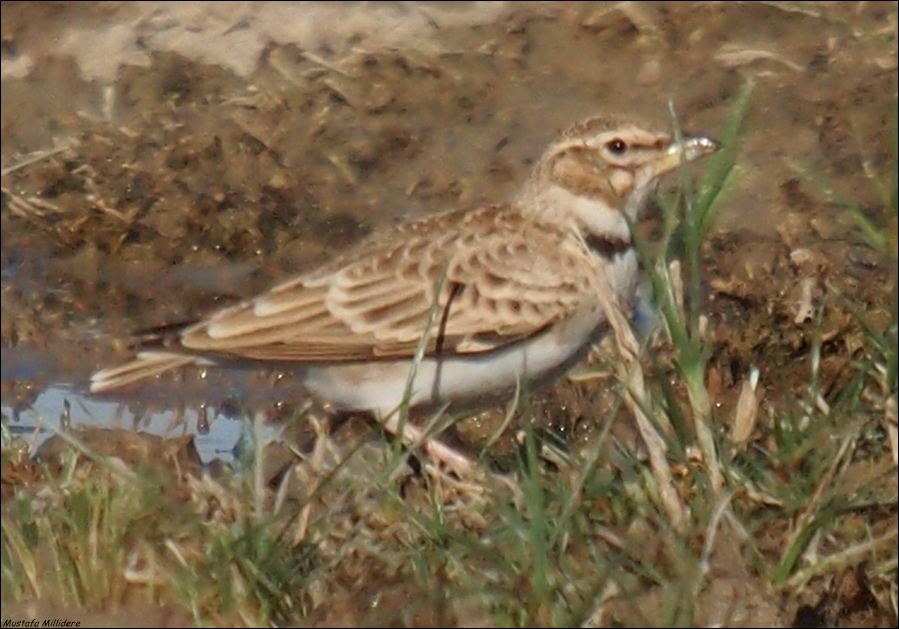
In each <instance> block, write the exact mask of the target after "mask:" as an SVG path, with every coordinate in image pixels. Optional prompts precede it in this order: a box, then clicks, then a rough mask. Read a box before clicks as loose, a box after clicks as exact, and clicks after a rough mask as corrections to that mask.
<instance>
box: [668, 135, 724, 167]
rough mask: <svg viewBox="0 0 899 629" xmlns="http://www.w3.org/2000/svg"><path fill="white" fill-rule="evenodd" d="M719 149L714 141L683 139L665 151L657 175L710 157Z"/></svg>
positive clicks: (708, 139)
mask: <svg viewBox="0 0 899 629" xmlns="http://www.w3.org/2000/svg"><path fill="white" fill-rule="evenodd" d="M720 148H721V145H720V144H718V143H717V142H716V141H715V140H712V139H711V138H702V137H699V138H684V140H683V142H681V143H680V144H676V143H675V144H672V145H671V147H670V148H669V149H668V150H667V151H665V153H664V155H662V157H661V159H660V160H659V164H658V172H657V176H658V175H664V174H665V173H670V172H671V171H672V170H675V169H677V168H679V167H680V165H681V164H682V163H683V164H686V163H689V162H694V161H696V160H697V159H699V158H701V157H705V156H706V155H711V154H712V153H714V152H715V151H717V150H718V149H720Z"/></svg>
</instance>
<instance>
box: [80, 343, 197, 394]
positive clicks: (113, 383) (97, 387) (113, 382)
mask: <svg viewBox="0 0 899 629" xmlns="http://www.w3.org/2000/svg"><path fill="white" fill-rule="evenodd" d="M204 362H206V361H204V360H203V359H202V358H200V357H199V356H191V355H189V354H176V353H173V352H162V351H145V352H140V353H139V354H138V355H137V356H136V357H135V358H134V360H132V361H130V362H127V363H125V364H124V365H119V366H117V367H108V368H106V369H101V370H100V371H98V372H96V373H95V374H94V375H92V376H91V393H102V392H104V391H112V390H114V389H119V388H122V387H124V386H127V385H129V384H133V383H135V382H137V381H138V380H143V379H144V378H150V377H152V376H158V375H159V374H162V373H165V372H167V371H171V370H173V369H178V368H179V367H184V366H186V365H191V364H203V363H204Z"/></svg>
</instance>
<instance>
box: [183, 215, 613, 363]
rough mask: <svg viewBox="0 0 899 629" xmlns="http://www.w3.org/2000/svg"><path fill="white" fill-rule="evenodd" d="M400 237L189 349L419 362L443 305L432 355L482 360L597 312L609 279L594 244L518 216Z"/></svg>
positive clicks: (207, 333) (413, 229)
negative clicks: (601, 282) (601, 277)
mask: <svg viewBox="0 0 899 629" xmlns="http://www.w3.org/2000/svg"><path fill="white" fill-rule="evenodd" d="M398 229H399V231H400V232H401V236H402V237H400V238H397V234H394V237H393V238H390V239H381V240H372V241H366V242H364V243H362V244H361V245H360V247H359V248H358V249H357V250H356V251H354V252H351V253H348V254H346V255H345V256H344V257H343V258H342V259H339V260H337V261H335V262H334V263H332V264H330V265H328V267H326V268H324V269H319V270H318V271H315V272H313V273H311V274H308V275H305V276H301V277H299V278H296V279H294V280H291V281H289V282H285V283H284V284H281V285H279V286H276V287H275V288H273V289H272V290H270V291H269V292H267V293H264V294H263V295H260V296H259V297H257V298H256V299H253V300H250V301H247V302H244V303H242V304H239V305H237V306H234V307H233V308H229V309H226V310H223V311H221V312H219V313H217V314H215V315H213V316H212V317H210V318H209V319H207V320H205V321H203V322H200V323H199V324H196V325H194V326H192V327H190V328H188V329H186V330H185V331H184V332H183V333H182V336H181V342H182V345H183V346H184V347H185V348H187V349H190V350H192V351H195V352H203V353H209V352H212V353H216V352H219V353H222V354H226V355H229V356H232V357H241V358H249V359H253V360H260V361H301V362H337V361H353V360H365V359H372V358H392V359H399V358H410V357H411V356H412V355H413V353H414V351H415V349H416V347H417V345H418V343H419V340H420V339H421V337H422V335H423V334H424V333H425V328H426V327H427V322H428V320H429V317H430V313H431V310H432V308H433V306H434V303H435V300H436V303H437V308H438V310H437V313H436V314H437V316H436V317H435V323H434V327H435V329H432V330H431V331H430V334H431V339H430V344H429V346H428V348H426V349H427V352H428V353H434V352H436V351H438V349H439V351H441V352H443V353H457V354H474V353H479V352H485V351H490V350H492V349H496V348H498V347H501V346H503V345H507V344H511V343H515V342H518V341H520V340H522V339H525V338H527V337H529V336H531V335H533V334H536V333H538V332H540V331H542V330H544V329H546V327H547V326H550V325H552V324H553V323H555V322H557V321H560V320H563V319H565V318H567V317H569V316H571V315H572V314H574V313H576V312H578V311H579V310H580V309H582V308H584V307H589V304H588V303H587V302H591V289H592V287H593V283H594V278H595V274H596V273H597V272H598V271H597V269H596V262H595V261H594V259H593V258H592V257H591V255H590V254H589V252H588V250H587V249H586V246H585V245H584V243H583V241H582V240H581V239H580V238H579V237H578V236H577V234H576V233H574V232H573V231H566V230H562V229H559V230H554V229H552V228H547V227H546V226H545V225H542V226H538V225H536V224H535V223H533V221H531V220H529V219H527V218H524V217H522V216H521V215H520V214H518V212H516V211H515V209H514V208H513V207H511V206H508V205H505V206H491V207H489V208H483V209H482V210H479V211H477V212H474V213H461V212H455V213H449V214H443V215H438V216H436V217H433V218H432V219H430V220H426V221H424V222H421V221H419V222H416V223H411V224H409V227H408V228H404V227H400V228H398ZM438 287H440V292H439V295H438V294H437V289H438ZM591 303H592V302H591ZM441 324H442V327H441V328H440V329H439V330H438V329H436V328H437V327H438V325H441ZM438 337H439V343H438ZM438 345H439V348H438Z"/></svg>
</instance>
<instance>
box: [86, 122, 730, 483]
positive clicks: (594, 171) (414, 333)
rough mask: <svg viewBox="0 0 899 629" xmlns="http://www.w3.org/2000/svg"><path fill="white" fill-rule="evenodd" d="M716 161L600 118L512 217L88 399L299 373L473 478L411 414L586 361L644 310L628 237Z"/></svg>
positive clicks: (474, 226)
mask: <svg viewBox="0 0 899 629" xmlns="http://www.w3.org/2000/svg"><path fill="white" fill-rule="evenodd" d="M717 148H718V145H717V143H716V142H714V141H713V140H711V139H709V138H705V137H685V138H683V139H681V141H680V142H677V141H676V140H675V139H674V137H673V136H672V135H671V134H669V133H667V132H664V131H656V130H651V129H647V128H644V127H643V126H641V125H639V124H637V123H635V122H632V121H629V120H626V119H622V118H617V117H605V116H604V117H596V118H592V119H589V120H587V121H585V122H583V123H581V124H577V125H575V126H573V127H572V128H571V129H569V130H568V131H566V132H565V133H563V134H562V135H561V136H560V137H559V138H558V139H557V140H556V141H555V142H553V143H552V144H551V145H550V146H549V148H548V149H547V150H546V151H545V152H544V154H543V156H542V158H541V159H540V160H539V162H538V163H537V165H536V166H535V167H534V169H533V171H532V172H531V174H530V177H529V178H528V179H527V181H526V182H525V183H524V185H523V186H522V187H521V189H520V190H519V192H518V193H517V194H516V195H515V196H514V197H513V198H512V199H511V200H509V201H508V202H505V203H498V204H494V205H485V206H482V207H476V208H472V209H456V210H452V211H449V212H444V213H441V214H436V215H433V216H429V217H426V218H422V219H420V220H414V221H411V222H408V223H405V224H402V225H400V226H397V227H392V228H391V229H389V230H388V231H384V232H382V233H377V234H374V235H372V236H371V237H369V238H368V239H366V240H363V241H362V242H360V243H359V244H358V245H357V246H356V247H354V248H353V249H352V250H351V251H348V252H347V253H345V254H343V255H341V256H338V257H337V258H335V259H333V260H332V261H330V262H329V263H327V264H325V265H324V266H322V267H321V268H318V269H315V270H312V271H310V272H308V273H305V274H304V275H301V276H299V277H296V278H294V279H291V280H288V281H286V282H284V283H282V284H279V285H277V286H275V287H273V288H271V289H270V290H268V291H267V292H264V293H262V294H260V295H258V296H256V297H254V298H252V299H248V300H246V301H244V302H242V303H239V304H237V305H234V306H231V307H228V308H224V309H222V310H219V311H217V312H213V313H212V314H211V315H209V316H207V317H206V318H204V319H200V320H199V321H198V322H196V323H194V324H192V325H189V326H187V327H184V328H182V329H181V330H180V331H178V332H177V333H176V334H175V335H174V336H172V337H170V338H167V339H165V340H164V342H157V344H156V346H153V347H147V348H144V349H143V350H142V351H140V352H139V353H138V354H137V356H136V358H134V359H133V360H132V361H131V362H128V363H125V364H123V365H121V366H116V367H112V368H107V369H102V370H101V371H98V372H96V373H95V374H94V375H93V376H92V378H91V387H90V388H91V391H92V392H94V393H100V392H104V391H110V390H114V389H118V388H121V387H125V386H127V385H130V384H132V383H135V382H137V381H139V380H143V379H146V378H151V377H154V376H157V375H159V374H162V373H164V372H167V371H170V370H173V369H177V368H181V367H184V366H186V365H190V364H201V365H221V366H229V367H230V366H235V365H236V366H242V367H246V366H249V367H257V368H265V367H266V366H269V367H275V366H277V367H279V368H283V367H284V366H286V365H288V366H290V368H291V370H292V371H294V372H295V373H297V374H299V376H300V378H301V379H302V381H303V383H304V385H305V387H306V388H307V389H308V390H309V392H310V393H311V394H312V395H313V396H314V397H316V398H318V400H319V401H320V402H322V403H324V404H325V405H326V406H327V407H330V408H331V409H333V410H335V411H366V412H370V413H372V414H373V415H374V416H375V417H376V418H377V419H378V420H380V421H381V422H383V423H384V425H385V427H386V429H387V430H388V431H390V432H394V433H396V432H398V431H401V432H402V433H403V434H402V438H403V439H404V441H405V442H406V443H407V444H410V445H413V444H414V445H418V446H420V447H422V448H423V449H425V450H427V451H428V452H429V454H431V455H433V456H434V457H436V458H438V459H444V460H447V459H448V460H449V461H450V463H456V464H458V465H461V466H463V467H464V466H465V464H464V463H463V462H461V460H460V459H459V458H458V457H457V454H456V453H454V452H453V451H451V450H449V448H447V447H445V446H442V445H441V444H439V442H436V440H429V439H426V438H425V436H424V435H422V434H421V431H420V429H417V428H416V427H415V426H414V425H413V424H412V423H411V422H410V423H406V422H400V421H399V420H398V415H399V414H398V412H397V411H398V409H399V408H400V406H401V405H402V404H408V406H409V407H410V408H415V407H430V408H436V409H440V408H443V407H445V406H450V405H451V406H453V407H455V408H476V407H482V406H484V405H485V404H489V403H490V402H495V401H497V400H500V399H503V398H504V397H505V398H506V399H508V396H510V395H511V394H512V393H513V392H514V391H515V390H517V389H519V388H520V387H524V386H529V387H533V386H535V385H539V384H541V383H546V382H549V381H552V380H553V379H554V378H557V377H558V376H559V375H561V374H563V373H564V372H565V371H566V370H567V369H568V368H570V367H571V366H573V365H574V364H575V363H576V362H578V361H579V360H580V359H581V358H582V357H583V356H584V354H585V353H586V351H587V349H588V348H589V346H590V344H591V343H593V342H594V341H596V340H597V337H598V336H601V334H602V333H603V332H604V328H605V327H606V326H605V323H606V315H605V313H604V310H603V307H602V305H601V304H602V303H609V301H610V299H609V298H611V301H612V302H613V303H617V304H619V305H620V307H621V308H623V309H624V311H625V312H627V311H628V310H629V308H630V307H631V305H632V302H633V299H634V293H635V289H636V284H637V277H638V264H637V254H636V251H635V249H634V246H633V240H632V237H631V226H632V225H633V224H635V223H636V222H637V221H639V219H640V218H641V216H642V214H643V211H644V209H645V207H646V205H647V201H648V199H649V198H650V197H651V195H652V194H653V192H654V191H655V189H656V187H657V185H658V182H659V179H660V177H661V176H662V175H664V174H666V173H669V172H671V171H672V170H675V169H676V168H678V167H679V166H680V165H681V164H683V163H686V162H692V161H694V160H697V159H699V158H701V157H703V156H705V155H709V154H710V153H712V152H714V151H715V150H717ZM610 291H611V292H612V293H613V294H612V295H609V294H608V293H609V292H610Z"/></svg>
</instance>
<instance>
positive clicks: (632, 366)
mask: <svg viewBox="0 0 899 629" xmlns="http://www.w3.org/2000/svg"><path fill="white" fill-rule="evenodd" d="M597 282H598V284H599V286H598V287H597V288H598V290H597V294H598V295H599V299H600V305H601V307H602V309H603V312H604V313H605V315H606V320H607V321H608V322H609V325H611V326H612V330H613V332H614V336H615V345H616V347H617V349H618V354H619V357H620V359H621V360H620V361H619V362H618V364H617V369H618V375H619V378H620V379H621V381H622V382H623V383H625V387H626V391H625V403H626V404H627V405H628V408H630V410H631V412H632V413H633V414H634V418H635V419H636V422H637V429H638V430H639V431H640V436H641V437H642V439H643V442H644V443H645V444H646V449H647V451H648V452H649V462H650V466H651V468H652V474H653V477H654V478H655V480H656V484H657V485H658V489H659V495H660V496H661V499H662V505H663V506H664V508H665V512H666V513H667V514H668V518H669V520H670V521H671V524H672V526H674V528H675V529H677V530H683V529H684V527H685V525H686V507H685V506H684V504H683V502H681V499H680V496H678V494H677V491H676V490H675V489H674V481H673V477H672V474H671V467H670V466H669V465H668V458H667V456H666V452H667V446H666V445H665V440H664V439H662V436H661V435H660V434H659V432H658V430H656V428H655V426H654V425H653V423H652V421H651V420H650V419H649V417H648V416H647V415H646V410H645V409H650V408H652V407H651V402H650V398H649V392H648V391H647V390H646V384H645V379H644V377H643V369H642V367H641V366H640V360H639V356H640V346H639V344H638V343H637V339H636V338H635V337H634V332H633V330H632V329H631V326H630V324H629V323H628V321H627V318H626V317H625V316H624V314H623V313H622V311H621V307H620V306H619V304H618V302H617V300H616V299H615V298H614V295H615V292H614V291H613V290H612V288H611V287H610V286H609V284H608V281H607V280H606V275H605V274H604V273H599V274H597Z"/></svg>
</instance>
